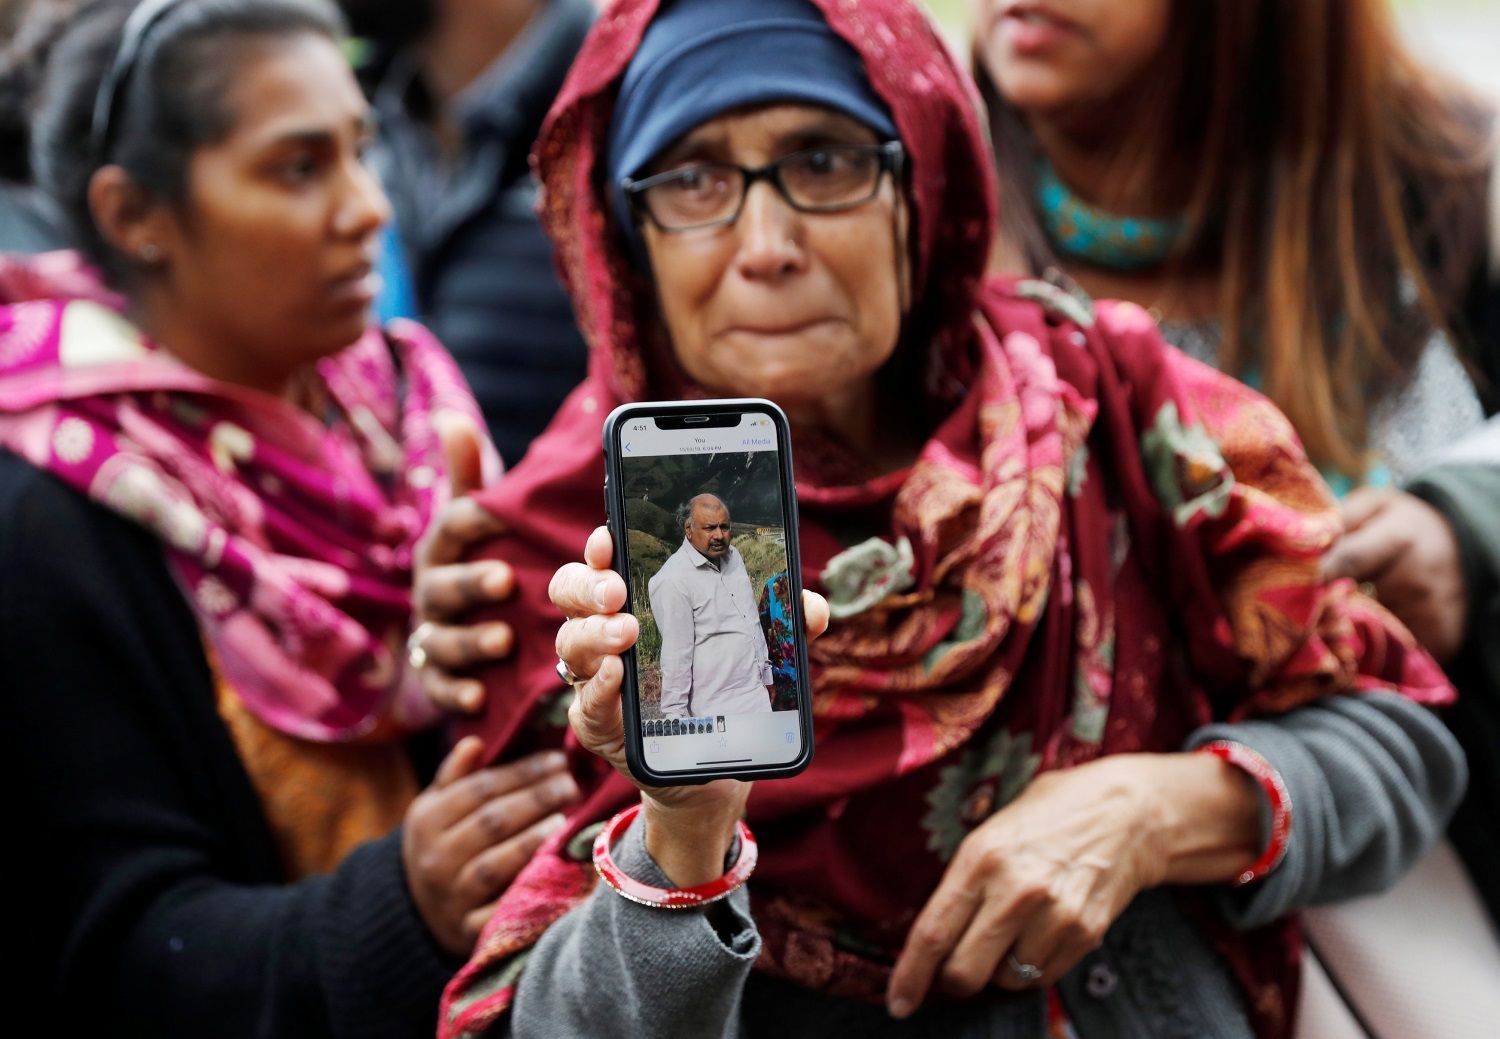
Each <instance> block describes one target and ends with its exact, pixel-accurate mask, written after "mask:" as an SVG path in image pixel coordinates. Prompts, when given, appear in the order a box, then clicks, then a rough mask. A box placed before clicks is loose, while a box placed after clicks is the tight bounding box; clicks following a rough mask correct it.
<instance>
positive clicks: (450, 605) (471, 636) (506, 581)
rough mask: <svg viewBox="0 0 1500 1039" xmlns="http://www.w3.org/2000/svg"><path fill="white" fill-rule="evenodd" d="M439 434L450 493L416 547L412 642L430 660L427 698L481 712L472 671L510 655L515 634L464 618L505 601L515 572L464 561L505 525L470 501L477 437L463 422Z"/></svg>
mask: <svg viewBox="0 0 1500 1039" xmlns="http://www.w3.org/2000/svg"><path fill="white" fill-rule="evenodd" d="M439 434H440V436H441V437H442V440H443V453H444V454H445V455H446V456H447V459H448V472H449V478H450V480H451V481H452V484H453V486H452V491H453V494H452V498H451V500H450V501H449V502H448V504H447V505H446V506H445V507H444V508H443V509H442V511H441V512H439V513H438V515H437V518H436V519H435V520H434V522H433V525H432V529H431V530H429V531H428V532H427V536H426V537H425V538H423V540H422V543H421V544H420V545H418V546H417V557H416V564H415V569H416V573H415V577H414V581H413V591H414V594H413V610H414V617H413V626H414V628H415V630H416V631H417V632H418V634H417V635H415V636H413V637H414V639H415V640H416V642H417V643H418V644H419V645H420V646H421V649H422V651H423V652H424V653H425V654H426V655H427V660H426V663H425V664H424V665H423V666H422V669H421V676H422V688H423V690H424V691H425V692H426V693H427V696H428V698H430V699H431V700H432V702H433V703H435V704H437V705H438V706H439V707H441V708H443V709H444V710H446V711H455V712H464V713H472V712H474V711H477V710H479V709H480V708H481V707H483V706H484V686H483V685H482V684H481V683H480V682H479V680H478V679H476V678H474V677H472V672H473V671H474V670H475V669H477V668H480V667H483V666H484V665H486V664H490V663H493V662H494V661H496V660H501V659H503V658H505V657H506V656H508V655H509V654H510V651H511V647H512V644H513V643H514V635H513V633H512V632H511V629H510V626H509V625H507V624H504V623H501V622H499V621H494V622H491V623H487V624H471V623H468V620H469V618H470V617H471V616H472V614H473V613H474V611H476V610H478V609H481V608H482V607H486V606H492V605H494V604H495V603H499V602H503V601H505V600H506V599H508V598H510V596H511V593H512V592H514V591H515V583H516V582H515V573H514V572H513V571H512V570H511V568H510V567H509V566H507V565H506V564H505V563H503V562H501V561H499V560H495V559H486V560H479V561H476V562H471V563H466V562H462V561H461V560H462V559H463V558H464V556H465V555H467V554H468V552H469V550H470V549H471V548H472V547H473V546H475V545H477V544H480V543H482V542H485V541H488V540H490V539H492V538H494V537H497V536H498V535H500V534H501V533H502V532H503V531H504V530H505V527H504V526H503V525H502V524H501V523H500V521H499V520H498V519H496V518H495V516H494V514H493V513H491V512H490V511H489V510H488V509H485V508H484V507H483V506H481V505H480V504H479V503H478V502H476V501H475V500H474V499H473V498H471V497H469V496H468V495H469V494H470V493H471V492H472V491H474V490H477V489H478V488H479V487H480V486H481V484H482V480H481V476H480V457H481V456H480V440H479V437H480V434H479V431H478V430H476V429H475V428H474V427H473V426H472V425H470V424H469V423H467V422H446V423H444V424H443V425H442V426H441V427H440V429H439Z"/></svg>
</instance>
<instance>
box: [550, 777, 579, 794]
mask: <svg viewBox="0 0 1500 1039" xmlns="http://www.w3.org/2000/svg"><path fill="white" fill-rule="evenodd" d="M547 792H548V793H549V794H551V795H552V798H553V800H556V801H567V800H571V799H572V797H573V795H575V794H577V793H578V786H577V784H575V783H574V782H573V777H572V776H570V775H568V774H567V773H566V772H564V773H563V774H562V775H560V776H558V777H556V778H555V779H553V780H552V781H551V782H549V783H548V784H547Z"/></svg>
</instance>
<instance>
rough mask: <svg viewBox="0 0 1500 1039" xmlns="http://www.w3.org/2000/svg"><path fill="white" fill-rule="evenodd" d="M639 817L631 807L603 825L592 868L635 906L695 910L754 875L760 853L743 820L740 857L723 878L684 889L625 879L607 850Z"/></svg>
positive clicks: (597, 839)
mask: <svg viewBox="0 0 1500 1039" xmlns="http://www.w3.org/2000/svg"><path fill="white" fill-rule="evenodd" d="M640 814H641V806H640V805H639V804H634V805H631V806H630V807H629V808H627V809H625V810H624V811H623V812H621V813H620V814H619V815H617V816H615V817H614V818H613V819H611V820H610V821H609V822H608V823H606V824H605V826H604V829H602V830H600V831H599V836H597V837H595V838H594V868H595V869H596V870H598V871H599V876H600V877H601V878H602V879H603V880H604V882H605V883H606V884H608V885H609V886H610V887H612V888H614V889H615V891H617V892H619V894H620V895H621V896H622V897H624V898H628V899H629V900H630V901H632V902H638V903H639V904H641V905H643V906H650V907H651V908H653V909H697V908H699V907H700V906H706V905H709V904H711V903H713V902H717V901H719V899H721V898H728V897H729V895H730V894H731V893H733V892H734V890H735V889H736V888H738V887H740V886H741V885H743V884H744V883H745V881H746V880H749V879H750V874H751V873H753V872H754V871H755V863H756V861H757V860H758V859H759V857H760V851H759V849H758V848H757V847H756V845H755V837H754V836H753V835H752V834H751V833H750V827H748V826H746V825H745V823H744V820H740V822H739V823H738V824H737V826H738V829H739V837H740V853H739V856H738V857H737V858H736V859H735V860H734V865H732V866H730V867H729V869H728V870H727V871H726V872H725V873H724V875H723V876H722V877H719V878H717V879H715V880H710V881H709V882H708V883H707V884H699V885H698V886H697V887H687V888H666V887H657V886H655V885H654V884H643V883H641V882H640V881H639V880H634V879H632V878H631V877H628V876H626V875H625V872H624V871H623V870H622V869H620V867H619V866H618V865H616V864H615V860H614V858H613V856H611V854H610V849H612V848H613V847H614V844H615V841H617V840H618V839H619V837H620V835H621V834H622V833H624V832H625V831H626V830H627V829H629V828H630V824H631V823H632V822H634V821H635V817H636V816H638V815H640Z"/></svg>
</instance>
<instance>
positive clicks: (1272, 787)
mask: <svg viewBox="0 0 1500 1039" xmlns="http://www.w3.org/2000/svg"><path fill="white" fill-rule="evenodd" d="M1197 749H1198V752H1199V753H1201V754H1213V755H1215V756H1216V757H1219V758H1222V759H1223V760H1225V761H1227V762H1229V763H1230V764H1231V765H1234V766H1235V767H1236V768H1239V769H1241V770H1243V771H1244V772H1246V773H1247V774H1248V775H1249V776H1250V778H1251V779H1253V780H1255V782H1256V783H1258V784H1259V785H1260V788H1261V790H1262V791H1264V792H1265V795H1266V800H1267V801H1268V802H1269V803H1270V805H1271V839H1270V841H1269V843H1267V845H1266V850H1265V851H1263V852H1261V855H1260V858H1258V859H1256V860H1255V861H1254V862H1252V863H1251V864H1250V865H1249V866H1247V867H1246V868H1245V869H1244V870H1243V871H1241V873H1240V874H1239V876H1237V877H1235V878H1234V883H1235V886H1236V887H1242V886H1244V885H1245V884H1250V883H1253V882H1255V881H1257V880H1259V879H1261V878H1262V877H1264V876H1265V875H1266V874H1267V873H1270V872H1271V871H1272V870H1273V869H1275V868H1276V867H1277V866H1279V865H1281V860H1282V859H1284V858H1286V848H1287V840H1288V838H1289V837H1290V836H1291V832H1292V796H1291V794H1289V793H1288V792H1287V789H1286V783H1285V782H1283V781H1282V778H1281V773H1280V772H1277V771H1276V769H1275V768H1274V767H1273V766H1272V765H1271V763H1270V762H1269V761H1267V760H1266V759H1265V758H1263V757H1261V756H1260V755H1259V754H1257V753H1256V752H1255V751H1253V750H1251V749H1250V748H1249V747H1247V746H1245V745H1244V744H1243V743H1235V742H1233V741H1232V740H1214V741H1213V742H1212V743H1205V744H1204V745H1203V746H1201V747H1199V748H1197Z"/></svg>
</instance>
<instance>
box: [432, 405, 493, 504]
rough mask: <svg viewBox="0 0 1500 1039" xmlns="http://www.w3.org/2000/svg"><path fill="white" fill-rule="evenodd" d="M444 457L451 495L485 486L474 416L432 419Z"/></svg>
mask: <svg viewBox="0 0 1500 1039" xmlns="http://www.w3.org/2000/svg"><path fill="white" fill-rule="evenodd" d="M434 424H435V425H436V426H437V432H438V439H439V440H440V441H442V444H443V459H444V460H445V461H446V462H447V463H448V481H449V484H450V485H451V487H452V489H453V497H455V498H462V497H463V496H464V495H466V494H468V493H470V492H471V491H477V490H478V489H479V488H480V487H482V486H484V463H483V458H484V446H483V441H482V439H481V434H480V432H479V430H478V429H477V428H476V427H475V425H474V421H473V419H470V418H469V417H468V416H466V415H452V414H448V415H442V416H440V417H438V418H436V419H434Z"/></svg>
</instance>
